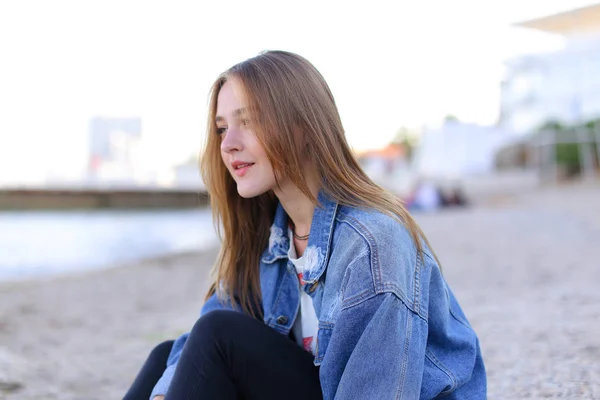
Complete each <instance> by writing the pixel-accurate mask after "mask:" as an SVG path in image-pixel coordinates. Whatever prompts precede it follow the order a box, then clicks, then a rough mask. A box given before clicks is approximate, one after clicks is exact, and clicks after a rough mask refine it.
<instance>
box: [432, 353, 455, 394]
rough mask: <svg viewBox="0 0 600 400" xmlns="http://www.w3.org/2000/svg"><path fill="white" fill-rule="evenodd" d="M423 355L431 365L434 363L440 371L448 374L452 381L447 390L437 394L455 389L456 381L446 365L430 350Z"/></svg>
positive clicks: (448, 392) (447, 392)
mask: <svg viewBox="0 0 600 400" xmlns="http://www.w3.org/2000/svg"><path fill="white" fill-rule="evenodd" d="M425 357H427V358H428V359H429V360H430V361H431V362H432V363H433V365H435V366H436V367H437V368H438V369H439V370H440V371H442V372H443V373H444V374H446V376H448V378H450V381H451V382H452V386H450V388H449V389H448V390H444V391H443V392H441V393H439V394H438V396H445V395H447V394H450V393H452V392H454V391H455V390H456V387H457V386H458V383H457V381H456V377H455V376H454V374H453V373H452V371H450V370H449V369H448V368H446V366H445V365H444V364H443V363H442V362H441V361H440V360H439V359H438V358H437V357H436V356H435V354H433V353H432V352H431V350H426V351H425Z"/></svg>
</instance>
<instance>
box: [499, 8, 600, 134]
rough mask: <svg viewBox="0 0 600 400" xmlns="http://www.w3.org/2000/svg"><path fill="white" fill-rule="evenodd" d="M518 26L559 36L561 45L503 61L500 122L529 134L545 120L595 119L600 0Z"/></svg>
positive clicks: (599, 98)
mask: <svg viewBox="0 0 600 400" xmlns="http://www.w3.org/2000/svg"><path fill="white" fill-rule="evenodd" d="M517 26H520V27H524V28H530V29H535V30H539V31H542V32H547V33H549V34H556V35H560V36H562V37H563V38H564V42H565V45H564V48H563V49H561V50H559V51H556V52H552V53H546V54H535V55H534V54H532V55H528V56H522V57H519V58H515V59H512V60H509V61H508V62H507V64H506V76H505V80H504V82H503V84H502V98H501V109H500V119H499V124H500V125H501V126H503V127H505V128H507V129H509V130H512V131H516V132H519V133H528V132H531V131H532V130H535V129H536V128H538V127H539V126H540V125H542V124H544V123H545V122H547V121H550V120H557V121H561V122H563V123H573V122H577V121H581V120H587V119H592V118H598V117H600V4H596V5H593V6H588V7H584V8H580V9H576V10H572V11H568V12H563V13H560V14H556V15H551V16H547V17H544V18H538V19H535V20H531V21H526V22H522V23H519V24H517Z"/></svg>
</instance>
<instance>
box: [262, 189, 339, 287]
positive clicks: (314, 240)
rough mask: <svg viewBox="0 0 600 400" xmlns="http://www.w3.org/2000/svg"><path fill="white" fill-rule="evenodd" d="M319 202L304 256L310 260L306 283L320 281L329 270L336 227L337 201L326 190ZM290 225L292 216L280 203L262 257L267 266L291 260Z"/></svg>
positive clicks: (306, 271)
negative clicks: (326, 268)
mask: <svg viewBox="0 0 600 400" xmlns="http://www.w3.org/2000/svg"><path fill="white" fill-rule="evenodd" d="M317 200H318V204H317V206H316V207H315V211H314V214H313V219H312V223H311V226H310V236H309V238H308V245H307V246H306V250H304V254H303V257H306V258H307V262H306V269H305V270H304V273H303V279H304V281H305V282H306V283H314V282H316V281H317V280H318V279H319V278H320V277H321V275H322V274H323V272H324V271H325V267H326V265H327V260H328V258H329V253H330V251H331V239H332V237H333V226H334V222H335V215H336V212H337V208H338V203H337V201H335V200H333V199H331V198H330V197H329V196H327V195H326V194H325V193H324V192H323V191H320V192H319V195H318V197H317ZM287 226H288V216H287V214H286V212H285V210H284V209H283V207H282V206H281V203H279V204H278V205H277V211H275V219H274V221H273V225H271V235H270V237H269V247H268V248H267V250H265V252H264V253H263V257H262V262H264V263H265V264H273V263H274V262H275V261H277V260H279V259H282V258H287V254H288V250H289V247H290V240H289V238H288V234H287V232H288V230H287V229H288V228H287Z"/></svg>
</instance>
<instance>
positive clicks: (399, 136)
mask: <svg viewBox="0 0 600 400" xmlns="http://www.w3.org/2000/svg"><path fill="white" fill-rule="evenodd" d="M418 140H419V133H418V132H417V131H415V130H411V129H408V128H407V127H404V126H403V127H401V128H400V129H398V131H397V132H396V135H394V138H393V139H392V144H399V145H401V146H402V147H404V149H405V150H406V158H407V159H408V160H409V161H410V160H412V157H413V154H414V148H415V146H416V145H417V143H418Z"/></svg>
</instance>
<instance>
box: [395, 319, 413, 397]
mask: <svg viewBox="0 0 600 400" xmlns="http://www.w3.org/2000/svg"><path fill="white" fill-rule="evenodd" d="M409 311H410V309H409ZM411 314H412V313H409V314H408V317H407V319H406V338H405V339H404V354H403V356H402V359H403V362H402V369H401V372H400V381H399V382H398V389H397V392H396V400H398V399H402V393H404V384H405V382H406V370H407V368H408V352H409V347H410V340H411V338H412V315H411Z"/></svg>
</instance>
